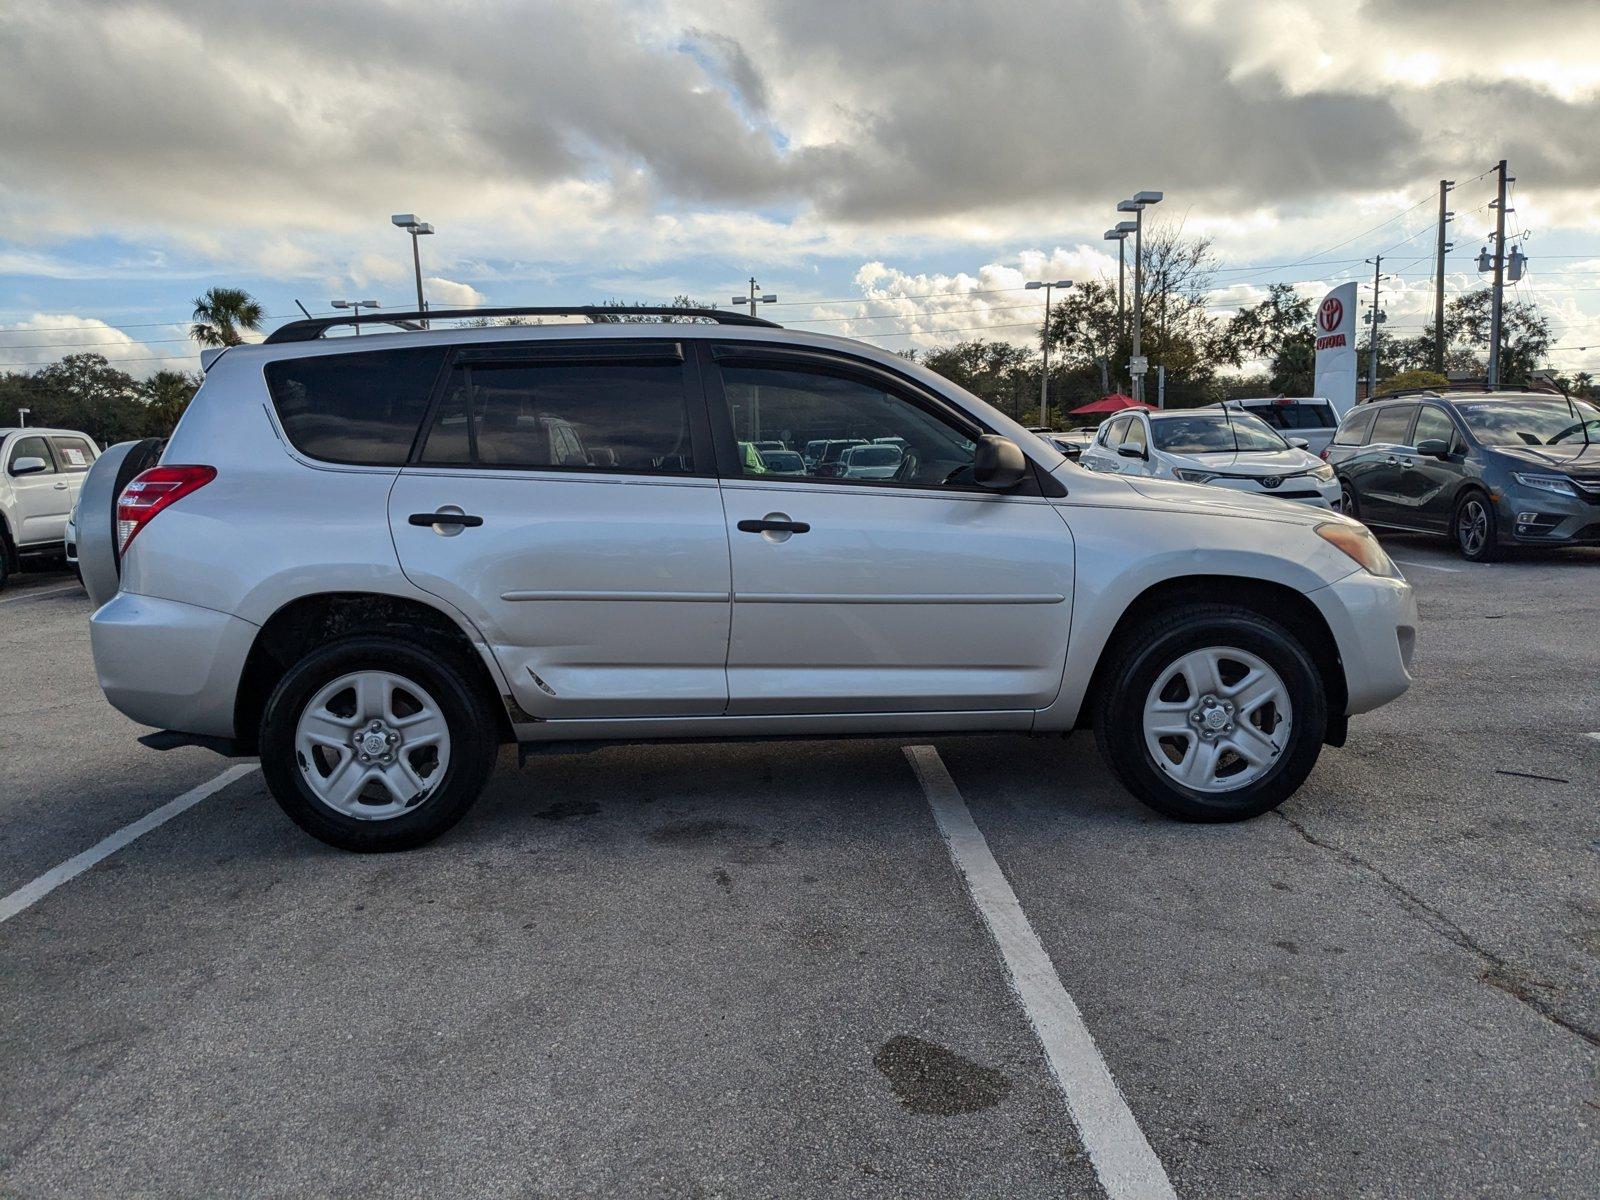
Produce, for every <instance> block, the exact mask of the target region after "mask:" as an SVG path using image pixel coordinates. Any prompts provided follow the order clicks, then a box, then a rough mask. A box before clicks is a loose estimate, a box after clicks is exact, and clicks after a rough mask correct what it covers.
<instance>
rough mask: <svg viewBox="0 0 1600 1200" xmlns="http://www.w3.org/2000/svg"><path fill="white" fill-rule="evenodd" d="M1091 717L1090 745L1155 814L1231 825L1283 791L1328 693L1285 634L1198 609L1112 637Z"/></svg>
mask: <svg viewBox="0 0 1600 1200" xmlns="http://www.w3.org/2000/svg"><path fill="white" fill-rule="evenodd" d="M1104 677H1105V679H1107V680H1108V684H1107V686H1106V687H1105V688H1104V690H1103V691H1102V693H1101V695H1100V698H1099V702H1098V705H1097V709H1096V712H1095V715H1094V720H1095V737H1096V740H1097V741H1098V742H1099V745H1100V752H1101V754H1102V755H1103V756H1104V757H1105V759H1106V762H1107V763H1108V764H1109V765H1110V766H1111V768H1112V770H1113V771H1114V772H1115V773H1116V775H1117V777H1118V778H1119V779H1120V780H1121V781H1122V782H1123V784H1124V785H1125V786H1126V787H1127V788H1128V790H1129V791H1131V792H1132V793H1133V794H1134V795H1135V796H1137V797H1138V798H1139V799H1140V800H1143V801H1144V802H1145V803H1146V804H1148V805H1149V806H1150V807H1151V808H1153V809H1155V810H1156V811H1157V812H1160V813H1164V814H1166V815H1167V816H1170V817H1176V818H1178V819H1179V820H1185V821H1240V820H1244V819H1246V818H1249V817H1254V816H1259V815H1260V814H1262V813H1264V812H1267V811H1269V810H1271V809H1273V808H1276V807H1277V806H1278V805H1279V804H1281V803H1282V802H1283V801H1284V800H1286V799H1288V797H1289V796H1291V795H1293V794H1294V792H1295V790H1296V789H1297V788H1299V786H1300V785H1301V783H1303V782H1304V781H1305V778H1306V776H1307V775H1309V774H1310V773H1311V768H1312V767H1313V766H1314V765H1315V764H1316V761H1317V755H1318V754H1319V753H1320V752H1321V749H1322V739H1323V736H1324V733H1325V731H1326V728H1327V722H1328V709H1327V698H1326V695H1325V693H1324V690H1323V686H1322V680H1321V678H1320V676H1319V675H1318V672H1317V668H1316V665H1315V663H1313V661H1312V660H1311V657H1310V655H1309V654H1308V653H1307V652H1306V650H1305V647H1304V646H1302V645H1301V644H1300V642H1299V640H1298V639H1297V638H1296V637H1295V635H1294V634H1293V633H1291V632H1290V631H1289V630H1288V629H1286V628H1284V627H1283V626H1282V625H1279V624H1278V623H1277V622H1275V621H1272V620H1269V619H1268V618H1266V617H1263V616H1261V615H1260V614H1258V613H1256V612H1253V611H1251V610H1248V609H1241V608H1235V607H1233V606H1231V605H1220V604H1196V605H1190V606H1186V607H1184V608H1181V609H1178V610H1169V611H1166V612H1163V613H1162V614H1160V616H1159V617H1158V618H1156V619H1155V620H1152V621H1151V622H1149V623H1148V624H1147V625H1145V626H1144V627H1143V628H1141V629H1138V630H1135V631H1134V632H1133V634H1132V635H1131V636H1128V637H1126V638H1124V639H1122V642H1121V645H1120V647H1119V648H1118V649H1117V651H1116V658H1115V660H1114V661H1113V662H1112V663H1111V664H1110V670H1109V671H1108V672H1107V673H1106V674H1105V676H1104Z"/></svg>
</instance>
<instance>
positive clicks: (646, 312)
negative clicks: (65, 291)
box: [266, 304, 782, 345]
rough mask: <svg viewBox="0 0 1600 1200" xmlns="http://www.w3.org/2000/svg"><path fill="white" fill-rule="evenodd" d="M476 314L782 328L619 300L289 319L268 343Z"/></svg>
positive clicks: (732, 315)
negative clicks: (644, 319)
mask: <svg viewBox="0 0 1600 1200" xmlns="http://www.w3.org/2000/svg"><path fill="white" fill-rule="evenodd" d="M476 317H483V318H493V317H589V318H591V319H592V318H594V317H691V318H697V319H700V320H706V321H715V322H716V323H717V324H718V325H758V326H761V327H763V328H766V329H779V328H782V327H781V326H780V325H778V323H777V322H776V321H767V320H763V319H762V318H761V317H752V316H748V315H746V314H745V313H736V312H721V311H719V310H717V309H714V308H670V307H667V306H664V305H644V306H641V307H638V308H633V307H629V306H626V305H620V304H616V305H613V304H580V305H558V306H555V307H538V308H452V309H434V310H432V311H430V312H397V313H362V314H360V315H358V316H349V317H312V318H310V319H309V320H304V321H290V322H289V323H288V324H286V325H280V326H278V328H276V329H274V330H273V331H272V332H271V333H269V334H268V335H267V337H266V343H267V344H268V345H273V344H277V343H280V342H309V341H314V340H315V339H317V338H319V337H321V336H322V335H323V333H325V332H326V331H327V330H329V329H334V328H339V327H342V326H346V325H398V326H400V327H401V328H402V329H420V328H422V327H423V322H425V321H460V320H471V319H473V318H476Z"/></svg>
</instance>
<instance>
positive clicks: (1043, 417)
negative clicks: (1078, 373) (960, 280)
mask: <svg viewBox="0 0 1600 1200" xmlns="http://www.w3.org/2000/svg"><path fill="white" fill-rule="evenodd" d="M1071 286H1072V280H1070V279H1057V280H1056V281H1055V282H1053V283H1040V282H1039V281H1038V280H1030V281H1029V282H1027V283H1025V284H1024V285H1023V287H1024V288H1025V289H1026V290H1027V291H1030V292H1032V291H1037V290H1038V289H1039V288H1043V289H1044V372H1043V373H1042V374H1041V375H1040V376H1039V427H1040V428H1041V429H1048V428H1049V427H1050V289H1051V288H1069V287H1071Z"/></svg>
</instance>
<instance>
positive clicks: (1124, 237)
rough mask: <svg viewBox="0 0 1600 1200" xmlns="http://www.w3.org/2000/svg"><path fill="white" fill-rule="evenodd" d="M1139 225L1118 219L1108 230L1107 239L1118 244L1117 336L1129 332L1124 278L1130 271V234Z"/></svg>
mask: <svg viewBox="0 0 1600 1200" xmlns="http://www.w3.org/2000/svg"><path fill="white" fill-rule="evenodd" d="M1136 225H1137V222H1134V221H1118V222H1117V226H1116V228H1115V229H1108V230H1106V234H1105V240H1106V241H1108V242H1115V243H1116V244H1117V336H1118V337H1122V336H1123V335H1124V334H1126V333H1127V332H1128V310H1127V306H1126V305H1125V304H1124V303H1123V300H1122V295H1123V283H1122V281H1123V279H1124V277H1125V276H1126V275H1127V271H1128V235H1129V234H1130V233H1132V232H1133V231H1134V229H1135V227H1136Z"/></svg>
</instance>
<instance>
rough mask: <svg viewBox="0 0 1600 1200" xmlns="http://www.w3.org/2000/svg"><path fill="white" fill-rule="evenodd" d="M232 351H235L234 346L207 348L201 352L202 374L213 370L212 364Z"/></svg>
mask: <svg viewBox="0 0 1600 1200" xmlns="http://www.w3.org/2000/svg"><path fill="white" fill-rule="evenodd" d="M231 349H233V347H232V346H207V347H206V348H205V349H204V350H202V351H200V373H201V374H204V373H205V372H207V371H209V370H211V364H212V363H214V362H216V361H217V359H219V358H221V357H222V356H223V355H224V354H226V353H227V352H228V351H229V350H231Z"/></svg>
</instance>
